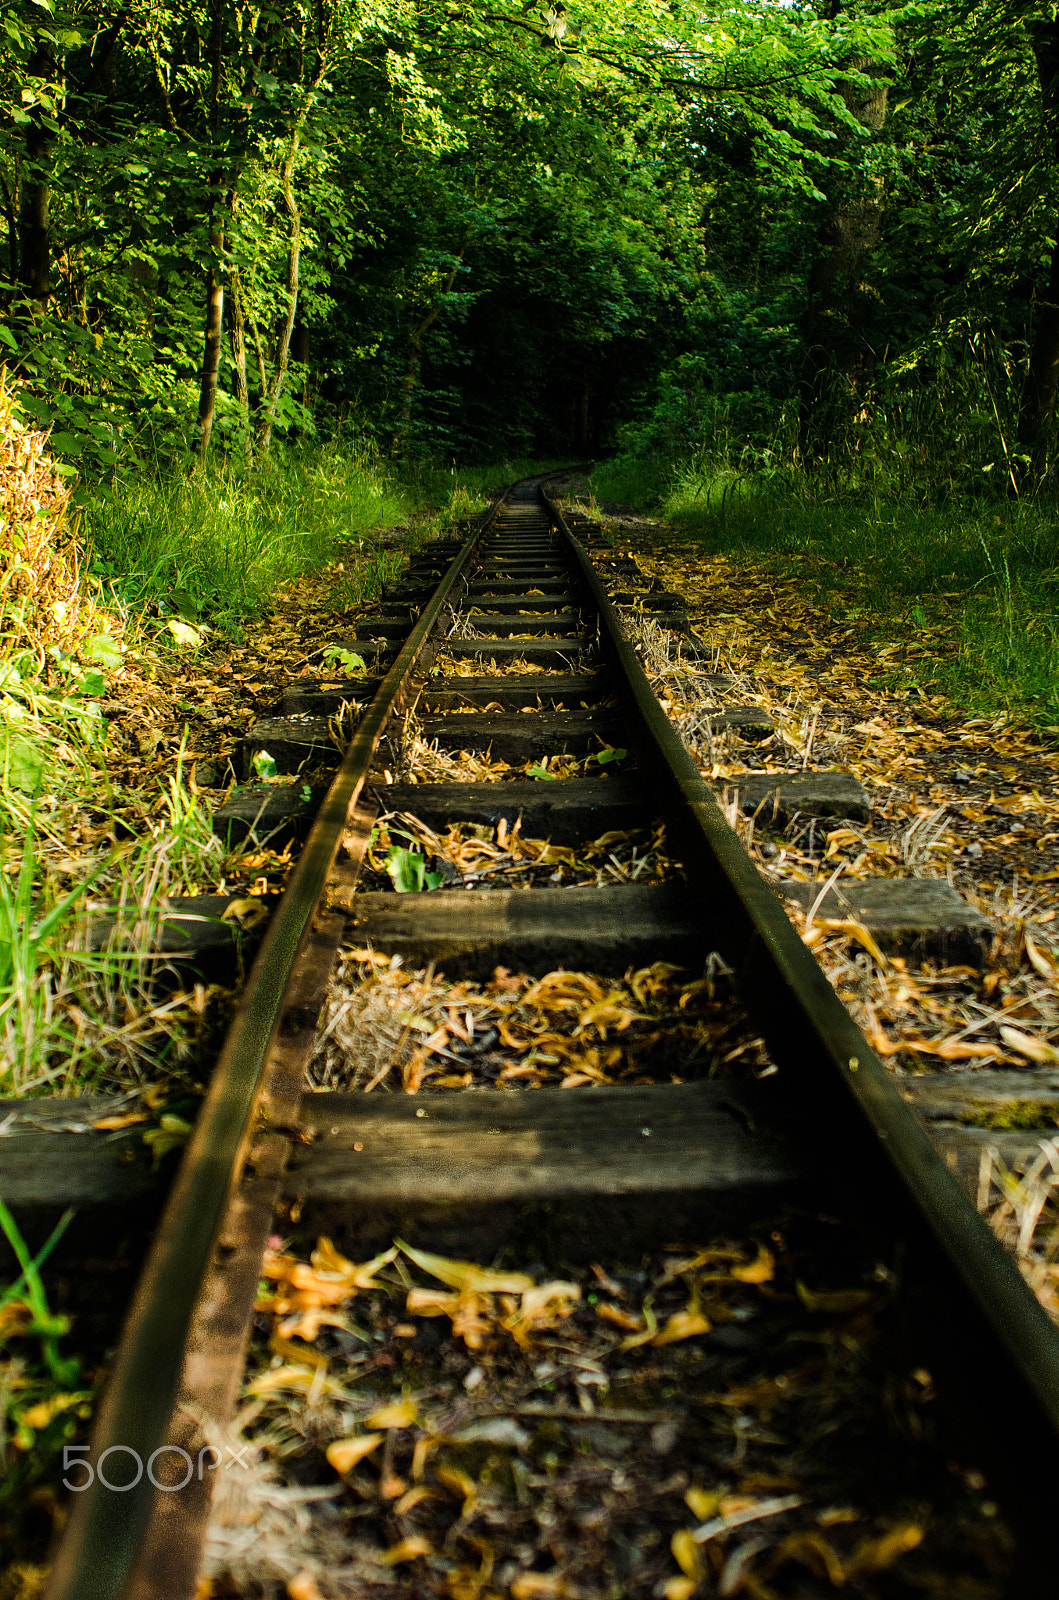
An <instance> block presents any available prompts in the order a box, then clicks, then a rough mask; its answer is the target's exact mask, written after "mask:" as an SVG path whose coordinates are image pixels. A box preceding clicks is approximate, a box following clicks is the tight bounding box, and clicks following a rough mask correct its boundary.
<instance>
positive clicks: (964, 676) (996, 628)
mask: <svg viewBox="0 0 1059 1600" xmlns="http://www.w3.org/2000/svg"><path fill="white" fill-rule="evenodd" d="M661 510H662V512H663V514H664V515H665V516H666V517H667V518H669V519H671V520H672V521H673V522H675V523H676V524H677V526H678V527H682V528H684V529H686V530H687V531H688V533H689V535H690V536H692V537H694V538H695V539H697V540H698V541H700V542H701V545H702V548H703V549H704V550H706V551H709V552H711V553H714V552H716V553H725V554H727V555H730V556H732V557H734V558H735V559H736V560H737V561H746V562H747V563H754V564H758V563H761V562H765V563H766V564H768V565H771V566H774V567H775V569H776V570H777V571H779V572H783V573H797V575H798V577H799V580H800V581H801V582H803V583H804V584H805V585H806V587H807V589H808V591H809V592H810V593H814V594H815V595H816V596H818V597H821V598H824V599H826V601H827V604H828V607H829V610H831V612H832V613H833V615H834V616H835V618H836V620H837V621H844V620H851V621H853V622H854V623H855V624H856V625H858V626H859V627H862V628H866V629H869V630H874V631H875V632H876V633H877V634H878V636H879V637H880V638H885V639H886V640H887V641H889V640H891V639H893V638H894V637H895V636H896V637H897V638H899V639H900V638H912V637H914V636H915V634H916V632H917V630H918V629H919V628H920V627H923V626H924V624H929V625H930V627H931V629H934V630H936V629H941V630H942V632H941V637H942V638H943V639H944V641H945V647H944V649H942V650H940V651H939V653H938V654H937V656H936V657H935V658H934V659H931V660H919V661H917V663H916V666H915V668H914V670H913V669H911V668H908V667H905V668H900V669H897V677H896V681H898V682H899V683H900V685H901V686H902V687H904V688H908V687H910V686H911V687H912V688H913V690H914V688H915V685H916V684H919V685H921V686H922V687H923V688H924V689H934V690H941V691H943V692H944V693H946V694H948V695H950V696H951V697H952V698H953V699H954V700H955V701H956V703H957V704H960V705H963V706H965V707H968V708H970V709H972V710H975V711H980V712H992V713H995V712H996V711H998V710H1003V711H1007V712H1010V713H1012V714H1015V715H1017V716H1019V717H1021V718H1025V719H1028V720H1030V721H1031V722H1034V723H1037V724H1038V725H1041V726H1044V727H1050V728H1054V727H1056V726H1057V725H1059V564H1057V555H1056V543H1055V526H1054V523H1055V519H1054V514H1053V513H1052V512H1051V511H1049V510H1048V509H1047V508H1044V507H1040V506H1038V505H1035V504H1032V503H1030V504H1019V503H1018V502H1007V503H1004V502H1001V503H998V504H995V505H986V506H975V505H973V504H963V505H960V504H949V505H946V506H943V507H931V506H910V505H908V504H907V503H903V502H902V501H900V500H899V499H896V498H894V497H893V496H890V497H886V496H883V495H876V496H874V497H873V496H870V495H867V494H863V495H861V496H860V497H859V499H858V498H854V497H852V496H850V495H849V494H848V493H846V492H843V491H838V492H832V491H829V490H827V489H826V487H822V486H821V484H820V483H819V480H818V479H816V478H810V477H807V476H805V475H804V474H803V475H798V474H795V473H793V472H786V473H776V474H775V475H773V476H772V477H771V478H770V477H767V476H764V475H753V474H746V475H744V476H742V477H738V476H735V475H728V476H724V475H722V474H720V473H719V472H718V471H717V469H716V467H714V468H712V469H710V470H708V471H706V472H704V473H702V474H700V475H696V474H695V473H694V472H692V471H691V470H690V469H685V470H684V471H683V472H682V473H680V474H678V475H677V476H676V477H675V478H673V479H671V480H670V489H669V492H668V494H667V496H666V497H665V498H664V499H663V501H662V504H661ZM932 636H935V635H933V634H932ZM887 670H888V669H887ZM888 681H890V679H889V678H887V676H886V671H883V672H882V675H881V677H880V679H879V682H880V684H882V683H883V682H888Z"/></svg>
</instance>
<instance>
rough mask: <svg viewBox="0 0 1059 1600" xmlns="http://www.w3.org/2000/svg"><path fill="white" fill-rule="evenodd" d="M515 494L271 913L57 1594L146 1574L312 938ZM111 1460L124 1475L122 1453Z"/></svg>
mask: <svg viewBox="0 0 1059 1600" xmlns="http://www.w3.org/2000/svg"><path fill="white" fill-rule="evenodd" d="M507 492H509V491H505V495H506V493H507ZM505 495H501V496H500V497H499V498H498V499H497V501H496V502H495V503H494V505H493V506H492V507H491V509H490V510H489V511H488V512H487V513H486V514H485V516H484V517H483V519H482V520H481V522H480V523H479V526H478V527H477V528H476V529H475V531H474V532H473V533H472V534H471V535H470V537H469V538H468V539H467V541H466V543H465V544H464V546H463V549H462V550H461V551H460V553H459V554H458V555H457V556H456V558H455V560H454V561H453V563H452V565H451V566H450V567H449V569H448V571H447V572H446V573H445V575H444V577H443V578H442V580H441V582H440V583H439V584H438V586H437V588H436V589H435V591H434V593H433V595H432V596H431V598H430V600H429V601H428V602H427V604H426V606H425V607H424V609H423V611H422V613H421V615H420V617H419V620H418V622H417V623H416V624H415V626H414V627H413V629H412V630H411V632H410V634H409V636H408V639H407V640H406V642H405V644H404V645H403V646H402V648H401V650H400V652H399V654H398V656H397V659H396V660H395V661H394V663H393V665H392V666H391V667H390V669H389V671H388V672H387V674H386V676H385V678H384V679H383V681H382V683H381V684H380V685H379V688H378V691H377V692H376V695H375V697H374V699H373V700H372V702H371V704H370V705H369V706H368V708H367V710H366V711H365V713H364V715H363V717H362V718H361V720H360V722H359V724H358V726H357V730H356V733H355V735H354V738H353V741H352V743H351V745H350V747H349V750H348V751H347V753H346V755H345V757H344V758H343V761H342V764H341V766H340V767H339V769H338V772H337V774H336V775H335V778H334V780H333V781H332V784H331V787H330V788H329V790H328V792H327V795H326V796H325V798H324V801H323V804H322V805H321V808H320V811H319V812H318V814H317V817H316V820H315V821H314V823H313V826H312V829H311V831H310V833H309V836H308V839H307V840H306V843H305V846H304V848H303V850H302V852H301V854H300V855H299V857H298V861H297V863H296V865H295V867H294V870H293V872H292V874H291V879H290V882H289V884H288V886H287V889H286V892H285V893H284V896H283V899H282V901H281V902H280V905H279V906H278V907H277V909H276V912H275V914H274V915H273V917H272V919H271V921H270V923H269V927H268V931H267V933H266V935H265V938H264V940H263V942H262V945H261V948H260V950H259V952H258V955H257V959H256V960H255V962H254V964H253V967H252V968H251V971H250V974H249V976H248V978H247V982H246V986H245V988H244V990H243V995H242V998H241V1000H240V1003H239V1006H238V1009H237V1011H236V1014H235V1017H234V1019H233V1022H232V1025H231V1027H230V1029H229V1031H228V1035H227V1037H226V1039H225V1043H224V1046H223V1048H222V1051H221V1054H220V1056H219V1058H218V1061H217V1064H216V1066H215V1068H214V1071H213V1075H212V1077H211V1080H210V1086H209V1089H208V1090H207V1093H206V1096H205V1099H204V1100H203V1103H202V1106H201V1108H200V1111H199V1115H198V1118H197V1120H196V1123H195V1129H194V1132H193V1134H192V1137H191V1139H190V1141H189V1144H188V1146H187V1149H186V1151H185V1152H184V1156H183V1159H182V1161H181V1164H180V1168H179V1170H178V1172H177V1174H176V1177H175V1178H174V1181H173V1186H172V1188H171V1190H170V1193H169V1198H168V1200H167V1203H166V1206H165V1209H164V1211H163V1214H162V1218H161V1220H160V1222H159V1225H158V1227H157V1228H156V1230H155V1233H154V1237H153V1239H152V1243H151V1246H150V1248H149V1251H148V1254H147V1258H146V1261H145V1263H144V1266H143V1269H142V1272H141V1274H140V1279H139V1282H138V1284H137V1288H136V1291H135V1294H134V1297H133V1300H132V1304H131V1306H130V1309H129V1312H128V1315H127V1318H126V1322H125V1326H124V1329H123V1332H122V1338H121V1342H120V1345H119V1349H118V1357H117V1360H116V1362H115V1365H114V1369H113V1372H112V1374H111V1377H110V1382H109V1384H108V1387H107V1390H106V1393H105V1395H104V1398H103V1401H102V1404H101V1406H100V1409H99V1412H98V1415H97V1419H96V1422H95V1425H94V1427H93V1430H92V1444H91V1447H90V1454H89V1462H93V1461H94V1462H99V1461H100V1460H101V1458H103V1457H104V1456H105V1454H106V1452H107V1451H108V1450H109V1451H113V1452H115V1454H116V1457H117V1459H118V1460H120V1459H121V1457H122V1456H124V1457H125V1458H126V1464H127V1465H128V1466H129V1468H130V1472H131V1469H132V1468H133V1467H135V1466H136V1465H138V1466H139V1477H138V1479H137V1480H136V1482H135V1483H134V1484H130V1485H129V1486H128V1487H127V1488H123V1487H122V1486H121V1484H120V1481H119V1485H118V1488H116V1489H112V1488H108V1487H107V1486H106V1485H105V1484H104V1483H103V1481H102V1480H101V1478H100V1476H99V1474H98V1473H95V1474H94V1476H93V1479H92V1482H91V1484H90V1486H89V1487H88V1488H86V1489H85V1490H84V1492H83V1493H81V1494H78V1495H77V1496H76V1497H75V1499H74V1503H73V1507H72V1510H71V1516H70V1521H69V1524H68V1526H67V1529H66V1531H65V1534H64V1536H63V1539H62V1541H61V1543H60V1546H59V1550H58V1553H57V1556H56V1561H55V1564H54V1566H53V1568H52V1572H51V1575H50V1578H49V1581H48V1585H47V1588H46V1590H45V1600H120V1597H121V1596H122V1595H124V1594H125V1593H126V1590H127V1588H128V1587H129V1584H130V1582H131V1581H132V1578H133V1573H134V1568H135V1565H136V1561H137V1557H138V1554H139V1551H140V1547H141V1544H142V1541H143V1536H144V1533H145V1530H146V1526H147V1521H148V1517H149V1514H150V1510H151V1505H152V1502H153V1498H154V1494H155V1485H154V1484H152V1483H151V1481H150V1475H149V1473H148V1471H147V1463H148V1462H149V1461H150V1460H151V1458H152V1456H153V1454H154V1452H155V1451H157V1450H159V1449H160V1448H162V1447H163V1446H164V1445H165V1444H166V1443H167V1440H166V1429H167V1427H168V1426H169V1422H170V1418H171V1416H172V1413H173V1408H174V1405H175V1402H176V1399H177V1394H178V1390H179V1384H180V1378H181V1371H182V1366H183V1357H184V1350H185V1343H186V1339H187V1334H188V1329H189V1327H190V1325H191V1319H192V1315H193V1312H194V1307H195V1302H196V1299H197V1296H198V1292H199V1287H200V1284H201V1283H202V1281H203V1278H204V1275H205V1273H206V1271H207V1268H208V1267H209V1263H210V1260H211V1257H212V1255H213V1251H214V1247H215V1243H216V1240H217V1237H218V1234H219V1232H220V1229H221V1226H222V1223H223V1218H224V1214H225V1210H226V1207H227V1205H228V1202H229V1199H230V1196H231V1195H232V1193H233V1192H234V1190H235V1188H236V1185H237V1184H238V1182H239V1179H240V1176H241V1172H242V1167H243V1163H244V1161H245V1156H246V1151H247V1148H248V1146H249V1142H250V1137H251V1133H252V1129H253V1123H254V1117H255V1107H256V1105H257V1102H258V1097H259V1093H260V1088H261V1083H262V1077H263V1072H264V1068H265V1063H266V1061H267V1059H268V1054H269V1050H270V1047H271V1045H272V1042H273V1038H274V1035H275V1032H276V1029H277V1027H278V1025H279V1023H280V1020H281V1015H282V1010H283V1002H284V995H285V993H286V990H287V987H288V984H289V982H290V979H291V976H292V973H293V972H294V969H295V962H296V960H297V957H298V953H299V950H300V948H301V946H302V944H303V941H304V939H305V935H306V932H307V930H308V928H309V925H310V922H311V919H312V916H313V913H314V911H315V910H316V908H317V905H318V903H319V901H320V897H321V894H322V893H323V891H324V889H325V886H326V883H327V878H328V874H329V873H330V871H331V869H332V866H333V863H334V860H335V857H336V855H337V852H338V848H339V844H340V841H341V836H342V832H343V829H344V828H345V826H346V822H347V818H348V817H349V815H350V813H351V811H352V810H353V808H354V807H355V806H356V803H357V800H358V799H359V796H360V792H361V790H362V788H363V786H364V781H365V778H366V776H367V773H368V769H369V767H370V765H371V762H372V760H373V758H374V755H375V752H376V749H377V748H378V745H379V741H380V739H381V738H382V736H383V733H384V732H385V730H386V727H387V724H388V722H389V720H390V717H391V716H392V715H393V713H394V711H395V710H397V709H399V707H400V704H401V701H402V698H403V695H404V692H405V689H406V687H407V683H408V679H409V678H410V676H411V674H412V673H413V671H414V670H415V667H416V665H417V663H418V661H419V659H420V657H421V655H422V653H423V651H424V649H425V647H426V645H427V643H428V641H429V639H430V636H431V634H432V633H433V630H434V627H435V624H436V623H437V621H438V619H439V617H440V615H441V613H442V611H443V609H444V607H445V606H446V604H447V603H448V602H449V599H450V597H451V596H452V594H453V591H454V590H455V589H456V587H457V585H458V584H459V582H460V580H461V579H462V577H463V574H464V572H465V570H466V568H467V566H468V565H469V563H470V561H471V558H472V556H473V553H474V549H475V546H476V545H477V543H478V541H479V539H480V538H481V536H482V535H483V534H484V533H485V531H486V529H487V528H488V527H489V525H490V524H491V523H492V521H493V520H494V518H495V517H496V514H497V511H498V510H499V507H500V505H501V504H502V503H503V500H504V498H505ZM71 1470H72V1469H71ZM111 1471H112V1474H113V1476H114V1477H115V1478H116V1477H118V1471H119V1469H118V1467H117V1466H115V1467H114V1468H112V1469H111Z"/></svg>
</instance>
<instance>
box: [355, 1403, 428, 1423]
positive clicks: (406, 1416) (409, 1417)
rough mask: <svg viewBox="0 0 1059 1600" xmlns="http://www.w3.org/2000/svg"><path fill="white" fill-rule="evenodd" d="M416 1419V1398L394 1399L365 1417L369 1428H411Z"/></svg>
mask: <svg viewBox="0 0 1059 1600" xmlns="http://www.w3.org/2000/svg"><path fill="white" fill-rule="evenodd" d="M415 1420H416V1406H415V1401H414V1400H394V1401H392V1402H391V1404H390V1405H386V1406H379V1408H378V1410H377V1411H373V1412H372V1413H371V1415H370V1416H368V1417H365V1419H364V1421H365V1423H366V1424H367V1426H368V1427H369V1428H410V1427H411V1426H412V1424H413V1422H414V1421H415Z"/></svg>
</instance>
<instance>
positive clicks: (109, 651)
mask: <svg viewBox="0 0 1059 1600" xmlns="http://www.w3.org/2000/svg"><path fill="white" fill-rule="evenodd" d="M84 653H85V655H86V656H87V657H88V659H89V661H98V663H99V665H100V666H101V667H106V668H107V670H108V672H116V671H117V669H118V668H119V667H120V666H121V646H120V645H119V644H118V641H117V640H116V639H115V638H114V636H113V634H110V633H96V634H93V635H92V637H91V639H89V641H88V644H87V645H86V646H85V652H84Z"/></svg>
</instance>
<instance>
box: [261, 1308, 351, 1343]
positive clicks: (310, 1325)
mask: <svg viewBox="0 0 1059 1600" xmlns="http://www.w3.org/2000/svg"><path fill="white" fill-rule="evenodd" d="M348 1326H349V1324H348V1323H347V1321H346V1319H345V1317H343V1316H339V1315H336V1314H335V1312H333V1311H327V1310H325V1308H324V1307H323V1306H310V1307H309V1308H308V1309H307V1310H305V1311H299V1312H297V1313H296V1314H295V1315H294V1316H290V1317H284V1318H283V1321H282V1322H281V1323H280V1325H279V1332H280V1334H281V1335H282V1337H283V1338H284V1339H295V1338H296V1339H310V1340H311V1339H316V1338H318V1337H319V1334H320V1329H321V1328H345V1327H348ZM278 1353H279V1354H280V1355H284V1354H286V1355H290V1354H291V1352H290V1351H289V1350H288V1351H279V1352H278Z"/></svg>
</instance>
